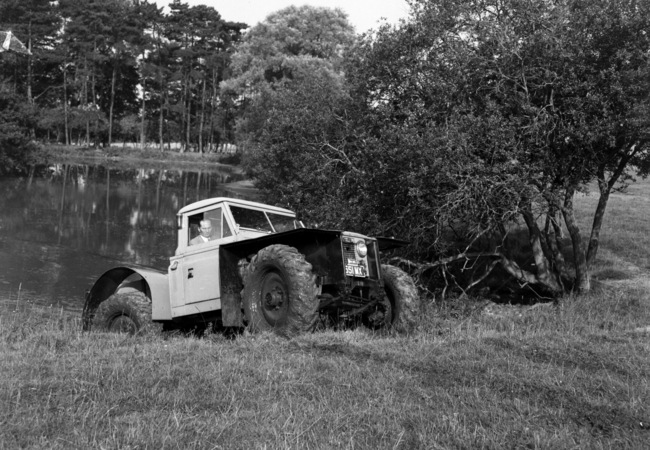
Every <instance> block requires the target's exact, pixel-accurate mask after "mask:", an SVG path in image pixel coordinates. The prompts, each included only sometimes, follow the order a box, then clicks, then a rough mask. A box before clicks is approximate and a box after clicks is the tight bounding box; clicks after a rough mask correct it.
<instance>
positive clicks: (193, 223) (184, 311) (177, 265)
mask: <svg viewBox="0 0 650 450" xmlns="http://www.w3.org/2000/svg"><path fill="white" fill-rule="evenodd" d="M189 224H190V225H189V226H190V233H189V234H188V236H187V239H188V245H187V246H186V248H185V250H184V252H183V253H182V254H181V255H177V256H174V257H172V258H171V259H170V262H171V265H170V282H171V302H172V310H174V309H175V310H176V311H173V312H172V315H173V316H184V315H188V314H196V313H199V312H206V311H210V310H215V309H218V308H220V306H221V305H220V302H218V301H217V300H218V299H219V298H220V280H219V240H220V239H221V238H222V237H223V236H224V235H225V236H229V235H230V234H231V232H230V228H229V227H228V225H227V224H224V223H223V212H222V209H221V208H220V207H219V208H216V209H212V210H209V211H205V212H202V213H200V214H197V215H195V216H192V217H190V218H189ZM208 225H209V226H210V227H211V232H210V234H209V236H208V240H202V239H201V238H199V230H200V228H201V227H203V228H204V231H205V227H206V226H208ZM224 225H225V228H226V230H224ZM203 302H210V303H209V304H208V303H206V304H203V305H201V306H198V305H197V306H194V305H196V304H199V303H203ZM188 305H192V306H188Z"/></svg>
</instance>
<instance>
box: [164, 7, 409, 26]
mask: <svg viewBox="0 0 650 450" xmlns="http://www.w3.org/2000/svg"><path fill="white" fill-rule="evenodd" d="M155 1H156V3H157V4H158V6H167V5H168V4H169V3H171V0H155ZM182 3H187V4H189V5H190V6H195V5H206V6H211V7H213V8H214V9H216V10H217V11H218V12H219V14H221V17H222V18H223V19H224V20H227V21H230V22H244V23H247V24H248V25H250V26H253V25H255V24H257V23H258V22H261V21H263V20H264V19H265V18H266V16H268V15H269V14H271V13H272V12H275V11H278V10H280V9H283V8H286V7H287V6H291V5H296V6H302V5H311V6H325V7H328V8H340V9H342V10H343V11H345V12H346V13H347V14H348V20H349V21H350V23H351V24H352V26H354V28H355V29H356V31H357V33H363V32H365V31H368V29H370V28H375V29H376V28H378V26H379V25H380V24H381V23H383V19H386V22H387V23H390V24H396V23H398V22H399V19H402V18H406V17H407V16H408V10H409V9H408V4H407V3H406V0H234V1H233V0H182Z"/></svg>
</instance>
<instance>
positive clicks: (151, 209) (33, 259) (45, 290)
mask: <svg viewBox="0 0 650 450" xmlns="http://www.w3.org/2000/svg"><path fill="white" fill-rule="evenodd" d="M241 178H242V176H241V175H239V174H237V173H235V172H234V171H233V170H232V168H229V167H227V166H223V168H219V169H218V170H217V169H215V170H209V171H206V170H169V169H158V168H156V169H153V168H151V169H145V168H141V169H117V168H106V167H102V166H93V165H72V164H57V165H49V166H41V167H33V168H32V169H31V170H30V172H29V173H28V174H26V175H20V176H18V175H14V176H6V175H5V176H2V177H0V312H2V311H7V310H8V309H11V308H15V307H18V306H21V305H24V304H34V305H39V306H52V307H56V308H63V309H64V310H67V311H72V312H77V311H81V309H82V308H83V301H84V294H85V291H86V290H87V289H88V288H89V287H90V286H91V285H92V283H93V282H94V280H95V279H97V277H99V276H100V275H101V274H102V273H103V272H105V271H106V270H108V269H110V268H111V267H113V266H115V265H119V264H141V265H145V266H151V267H156V268H159V269H163V270H166V268H167V265H168V258H169V257H170V256H171V255H172V254H173V253H174V249H175V246H176V236H175V231H176V212H177V211H178V210H179V209H180V208H182V207H183V206H185V205H187V204H188V203H192V202H194V201H197V200H201V199H204V198H210V197H218V196H229V197H236V198H244V199H249V200H254V199H255V192H254V190H251V189H246V188H241V187H240V186H239V185H238V184H237V183H236V182H237V181H239V180H241Z"/></svg>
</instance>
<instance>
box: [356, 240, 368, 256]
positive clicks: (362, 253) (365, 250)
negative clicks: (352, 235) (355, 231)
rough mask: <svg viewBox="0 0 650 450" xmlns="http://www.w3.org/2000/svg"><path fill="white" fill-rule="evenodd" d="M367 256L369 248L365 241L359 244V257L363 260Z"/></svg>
mask: <svg viewBox="0 0 650 450" xmlns="http://www.w3.org/2000/svg"><path fill="white" fill-rule="evenodd" d="M367 254H368V247H366V243H365V242H363V241H359V242H357V255H359V256H361V257H362V258H365V257H366V255H367Z"/></svg>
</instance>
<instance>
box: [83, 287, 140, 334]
mask: <svg viewBox="0 0 650 450" xmlns="http://www.w3.org/2000/svg"><path fill="white" fill-rule="evenodd" d="M152 324H153V323H152V322H151V301H150V300H149V299H148V298H147V297H146V296H145V295H144V294H143V293H142V292H127V293H118V294H113V295H111V296H110V297H109V298H107V299H106V300H105V301H103V302H102V303H101V304H100V305H99V307H98V308H97V310H96V311H95V315H94V317H93V318H92V320H91V328H92V329H95V330H101V331H110V332H113V333H128V334H142V333H144V332H145V331H147V330H148V329H149V328H150V327H151V326H152Z"/></svg>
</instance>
